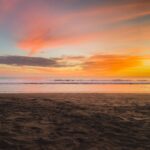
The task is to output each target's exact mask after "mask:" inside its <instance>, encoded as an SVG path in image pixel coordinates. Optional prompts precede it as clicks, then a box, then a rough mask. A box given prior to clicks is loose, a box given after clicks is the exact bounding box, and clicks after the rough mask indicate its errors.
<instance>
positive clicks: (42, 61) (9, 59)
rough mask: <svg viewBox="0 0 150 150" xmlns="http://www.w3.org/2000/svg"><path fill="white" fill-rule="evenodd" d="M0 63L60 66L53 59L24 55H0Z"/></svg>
mask: <svg viewBox="0 0 150 150" xmlns="http://www.w3.org/2000/svg"><path fill="white" fill-rule="evenodd" d="M0 64H4V65H15V66H35V67H60V66H61V65H59V64H58V63H57V61H56V60H55V59H48V58H41V57H26V56H0Z"/></svg>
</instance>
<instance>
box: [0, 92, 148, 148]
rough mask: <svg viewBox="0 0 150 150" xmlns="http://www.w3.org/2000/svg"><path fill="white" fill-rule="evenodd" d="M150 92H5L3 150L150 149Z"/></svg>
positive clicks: (0, 125)
mask: <svg viewBox="0 0 150 150" xmlns="http://www.w3.org/2000/svg"><path fill="white" fill-rule="evenodd" d="M149 131H150V94H0V150H149V149H150V142H149V141H150V132H149Z"/></svg>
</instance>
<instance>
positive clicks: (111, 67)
mask: <svg viewBox="0 0 150 150" xmlns="http://www.w3.org/2000/svg"><path fill="white" fill-rule="evenodd" d="M148 62H149V63H148ZM83 70H86V71H87V73H88V74H95V75H100V76H139V73H138V72H140V75H141V76H150V56H129V55H94V56H91V57H89V58H88V59H87V60H86V61H85V62H84V65H83Z"/></svg>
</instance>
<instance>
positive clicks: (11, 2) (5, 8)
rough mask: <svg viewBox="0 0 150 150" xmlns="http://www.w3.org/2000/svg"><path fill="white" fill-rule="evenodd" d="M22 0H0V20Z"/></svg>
mask: <svg viewBox="0 0 150 150" xmlns="http://www.w3.org/2000/svg"><path fill="white" fill-rule="evenodd" d="M21 1H23V0H0V22H1V20H2V19H5V17H6V16H7V15H8V14H9V13H10V12H11V11H12V10H13V9H14V8H15V7H16V6H17V5H18V3H20V2H21Z"/></svg>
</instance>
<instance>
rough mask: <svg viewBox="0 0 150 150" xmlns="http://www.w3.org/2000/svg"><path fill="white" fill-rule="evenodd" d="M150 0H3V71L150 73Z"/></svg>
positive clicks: (129, 75)
mask: <svg viewBox="0 0 150 150" xmlns="http://www.w3.org/2000/svg"><path fill="white" fill-rule="evenodd" d="M149 8H150V1H149V0H132V1H131V0H121V1H120V0H0V76H50V77H67V78H70V77H71V78H73V77H77V78H81V77H83V78H84V77H88V78H150V9H149Z"/></svg>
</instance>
